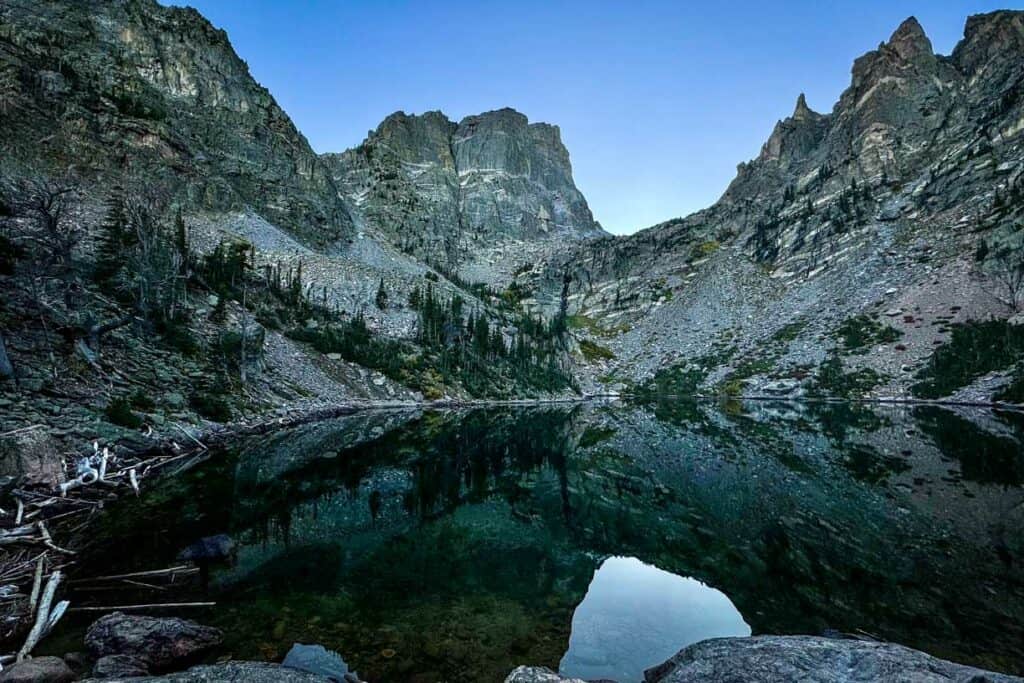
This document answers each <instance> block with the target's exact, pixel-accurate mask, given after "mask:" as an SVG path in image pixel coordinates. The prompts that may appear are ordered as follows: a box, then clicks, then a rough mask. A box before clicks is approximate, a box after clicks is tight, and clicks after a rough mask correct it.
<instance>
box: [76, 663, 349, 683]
mask: <svg viewBox="0 0 1024 683" xmlns="http://www.w3.org/2000/svg"><path fill="white" fill-rule="evenodd" d="M90 681H92V683H99V681H98V680H97V679H90V680H89V681H85V682H84V683H90ZM122 681H123V682H124V683H129V682H130V683H142V682H143V681H153V682H155V681H163V682H164V683H332V679H330V678H325V677H323V676H317V675H315V674H311V673H306V672H305V671H297V670H295V669H289V668H286V667H283V666H278V665H277V664H264V663H262V662H227V663H225V664H211V665H209V666H194V667H192V668H191V669H189V670H188V671H181V672H179V673H173V674H167V675H165V676H147V677H144V678H107V679H103V681H102V683H121V682H122Z"/></svg>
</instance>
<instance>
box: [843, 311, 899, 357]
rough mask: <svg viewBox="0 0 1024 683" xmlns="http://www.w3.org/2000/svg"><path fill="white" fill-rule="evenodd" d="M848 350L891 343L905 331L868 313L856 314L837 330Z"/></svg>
mask: <svg viewBox="0 0 1024 683" xmlns="http://www.w3.org/2000/svg"><path fill="white" fill-rule="evenodd" d="M837 332H838V333H839V336H840V338H841V339H842V342H843V348H845V349H846V350H847V351H859V350H863V349H866V348H867V347H869V346H873V345H875V344H891V343H892V342H894V341H896V340H897V339H899V338H900V337H902V336H903V333H902V332H900V331H899V330H897V329H896V328H894V327H891V326H889V325H883V324H882V323H880V322H878V321H877V320H874V319H873V318H871V317H870V316H867V315H858V316H854V317H853V318H850V319H848V320H846V321H845V322H843V324H842V325H840V326H839V329H838V330H837Z"/></svg>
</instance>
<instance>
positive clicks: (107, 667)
mask: <svg viewBox="0 0 1024 683" xmlns="http://www.w3.org/2000/svg"><path fill="white" fill-rule="evenodd" d="M148 674H149V664H148V663H147V662H146V661H144V660H142V659H139V658H138V657H133V656H132V655H106V656H103V657H100V658H99V659H97V660H96V664H94V665H93V668H92V675H93V676H94V677H95V678H130V677H132V676H146V675H148Z"/></svg>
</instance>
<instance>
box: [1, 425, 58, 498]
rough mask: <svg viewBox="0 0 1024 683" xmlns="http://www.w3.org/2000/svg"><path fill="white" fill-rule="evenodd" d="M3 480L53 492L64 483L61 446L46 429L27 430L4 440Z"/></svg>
mask: <svg viewBox="0 0 1024 683" xmlns="http://www.w3.org/2000/svg"><path fill="white" fill-rule="evenodd" d="M0 476H9V477H14V478H16V479H18V480H20V482H21V483H22V484H25V485H29V486H45V487H47V488H50V489H53V488H56V487H57V486H59V485H60V484H61V483H63V482H64V467H63V459H62V457H61V455H60V452H59V450H58V448H57V442H56V441H55V440H54V438H53V436H52V435H51V434H50V433H49V432H48V431H47V430H45V429H40V428H27V429H21V430H17V431H14V432H13V433H11V434H6V435H4V436H0Z"/></svg>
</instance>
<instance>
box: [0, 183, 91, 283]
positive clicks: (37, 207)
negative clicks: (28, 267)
mask: <svg viewBox="0 0 1024 683" xmlns="http://www.w3.org/2000/svg"><path fill="white" fill-rule="evenodd" d="M4 185H5V187H4V193H5V195H6V203H7V205H8V207H9V209H10V211H11V214H12V216H13V217H14V218H16V219H20V220H21V221H22V222H23V225H24V228H25V233H24V234H23V235H22V236H21V237H22V239H24V240H25V241H27V242H31V243H34V244H35V245H36V246H37V247H38V248H39V249H40V251H42V253H44V254H46V255H47V256H48V257H49V259H50V260H51V261H52V263H55V264H59V265H61V266H63V267H64V269H69V268H70V267H71V261H72V258H73V256H74V250H75V247H77V246H78V243H79V242H81V240H82V238H83V237H84V236H85V227H84V226H83V224H82V223H81V222H80V221H79V220H77V217H76V216H75V215H74V213H73V211H72V208H73V206H74V203H75V200H76V197H77V195H78V187H77V186H76V185H75V184H74V183H73V182H71V181H69V180H64V179H52V178H42V177H30V178H21V179H19V180H15V181H13V182H6V183H4Z"/></svg>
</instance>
